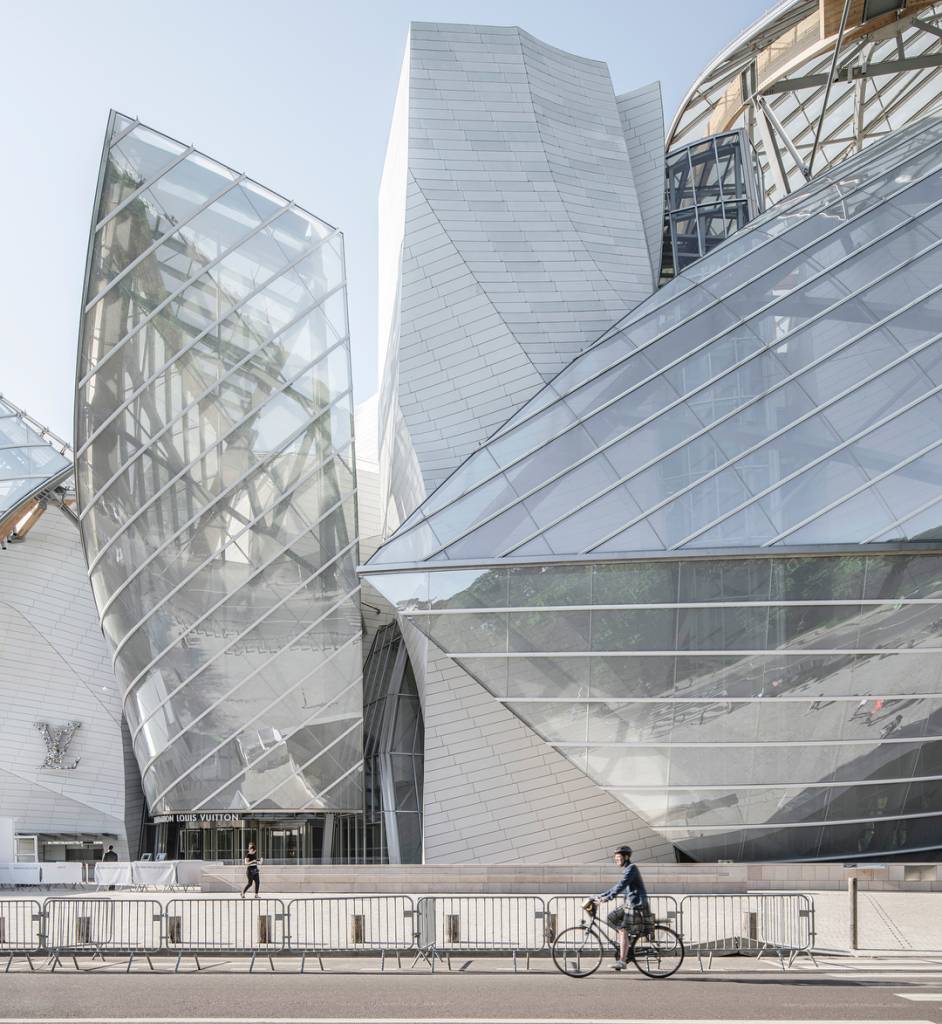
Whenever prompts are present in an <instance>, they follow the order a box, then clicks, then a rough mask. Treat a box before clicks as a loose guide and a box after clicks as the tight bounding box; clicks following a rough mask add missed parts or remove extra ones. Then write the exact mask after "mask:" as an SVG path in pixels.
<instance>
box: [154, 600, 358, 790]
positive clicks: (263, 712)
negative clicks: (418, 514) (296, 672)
mask: <svg viewBox="0 0 942 1024" xmlns="http://www.w3.org/2000/svg"><path fill="white" fill-rule="evenodd" d="M359 589H360V588H359V587H354V589H353V590H351V591H350V593H349V594H347V595H346V596H345V597H343V598H342V599H341V600H340V601H338V602H337V604H335V605H334V608H337V607H339V606H340V605H341V604H343V602H344V601H349V600H350V598H351V597H353V596H354V595H355V594H356V593H357V591H358V590H359ZM331 610H333V609H331ZM359 640H360V638H359V636H358V635H354V636H351V637H350V638H349V639H347V640H345V641H344V642H343V644H341V646H340V647H338V648H337V649H336V650H335V651H332V652H331V653H330V655H329V656H328V657H326V658H325V659H324V660H323V661H321V662H318V664H317V665H315V666H314V668H312V669H311V671H310V672H308V673H307V674H306V675H304V676H302V677H301V678H300V679H299V680H298V681H297V682H295V683H293V684H292V685H291V686H290V687H289V688H288V689H287V690H284V691H283V692H282V693H280V694H279V695H278V696H277V697H276V698H275V699H274V700H273V701H272V702H271V703H270V704H268V705H267V706H266V707H264V708H262V710H261V711H259V712H257V713H256V714H255V715H254V716H253V717H252V718H250V719H248V721H246V722H241V723H240V724H239V727H238V728H237V729H236V730H235V732H233V733H231V734H230V735H229V736H227V737H226V738H225V739H224V740H221V741H220V742H219V743H218V744H217V745H216V746H215V747H213V749H212V750H210V751H208V752H207V753H205V754H204V755H203V756H202V757H201V758H200V759H199V760H198V761H195V762H194V763H193V764H191V765H190V766H189V767H188V768H187V769H186V771H185V772H183V774H182V775H179V776H177V778H175V779H174V780H173V782H171V783H170V784H169V785H168V786H166V787H165V788H164V789H162V790H161V791H160V792H159V793H158V794H157V796H155V797H154V799H153V801H152V804H157V803H158V801H160V800H162V799H163V798H164V797H165V796H166V795H167V793H169V792H170V790H171V789H173V788H174V787H175V786H178V785H179V784H180V783H181V782H182V781H183V780H184V779H185V778H187V777H188V776H190V775H192V774H193V772H194V771H196V769H197V768H199V767H200V766H201V765H202V764H204V763H205V762H206V761H208V760H209V758H211V757H212V756H213V755H214V754H216V753H217V752H218V751H220V750H222V748H223V747H224V746H225V745H226V744H227V743H231V742H232V741H233V740H234V739H235V738H236V737H237V736H238V735H239V733H241V732H243V731H244V730H245V729H247V728H248V727H249V726H250V725H252V724H253V723H255V722H257V721H258V720H259V718H261V717H262V716H263V715H266V714H268V712H269V711H271V709H272V708H273V707H275V706H276V705H277V704H280V703H281V702H282V701H283V700H284V699H285V698H286V697H288V696H290V695H291V694H292V693H294V691H295V690H297V689H298V688H299V687H301V686H303V685H304V684H305V683H306V682H307V681H308V679H310V678H311V676H313V675H314V674H315V673H316V672H317V670H318V669H321V668H323V667H324V665H327V664H329V663H330V662H331V661H333V659H334V658H336V657H337V655H339V654H340V653H341V652H342V651H345V650H346V649H347V648H348V647H350V646H351V645H353V644H357V643H359ZM283 650H284V648H283ZM362 679H363V676H362V674H361V675H359V676H357V678H356V679H355V680H354V681H353V682H352V683H350V684H349V685H348V686H346V687H344V689H343V690H341V691H340V692H339V693H337V694H335V695H334V696H333V697H332V698H331V699H330V701H328V703H327V704H325V705H324V706H323V707H320V708H317V710H316V711H315V712H314V714H312V715H308V717H307V718H305V719H303V721H302V722H301V723H300V724H299V725H297V726H295V728H293V729H291V730H290V731H288V732H286V733H284V735H283V737H282V738H283V739H285V740H288V739H290V738H291V737H292V736H293V735H294V734H295V733H296V732H298V731H300V730H301V729H303V728H305V726H307V725H309V724H310V723H311V722H313V721H315V720H316V719H317V717H318V716H319V715H321V714H323V712H324V711H325V710H326V709H327V708H329V707H330V706H331V704H333V703H334V702H335V701H337V700H339V699H340V698H341V697H343V696H344V695H345V694H347V693H348V692H349V691H350V690H351V689H353V688H354V687H355V686H358V685H360V683H361V682H362ZM361 720H362V719H361ZM270 753H271V751H270V750H266V751H264V752H263V753H262V754H261V755H260V756H259V757H258V758H256V760H255V761H253V762H252V763H251V764H249V765H246V766H245V768H243V769H242V771H240V772H238V773H237V774H236V775H234V776H232V778H231V779H227V780H226V782H224V783H223V784H222V785H221V786H220V787H219V789H216V790H214V791H213V792H212V793H210V794H209V796H207V797H205V798H204V799H203V800H201V801H200V803H198V804H197V805H196V807H194V808H192V809H193V810H198V809H199V808H200V807H202V806H203V805H204V804H205V803H206V802H207V801H208V800H211V799H212V798H213V797H214V796H216V794H217V793H219V792H221V791H222V790H223V789H225V788H226V786H230V785H231V784H232V783H233V782H234V781H235V780H236V779H237V778H239V776H240V775H244V774H245V773H246V772H247V771H248V770H249V769H250V768H252V767H254V766H255V765H256V764H257V763H258V761H259V760H261V759H262V758H263V757H265V756H267V755H268V754H270Z"/></svg>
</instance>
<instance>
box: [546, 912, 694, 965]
mask: <svg viewBox="0 0 942 1024" xmlns="http://www.w3.org/2000/svg"><path fill="white" fill-rule="evenodd" d="M582 909H583V910H584V911H585V913H586V917H587V918H588V919H589V920H588V924H586V923H585V922H583V924H578V925H573V926H572V927H571V928H566V929H564V930H563V931H561V932H560V933H559V935H557V936H556V938H555V939H554V940H553V947H552V953H553V963H554V964H555V965H556V967H557V969H558V970H560V971H562V973H563V974H565V975H567V976H568V977H570V978H588V977H589V975H590V974H595V972H596V971H597V970H598V969H599V968H600V967H601V966H602V960H603V959H604V958H605V946H606V944H608V946H609V947H611V949H612V951H613V952H614V954H615V959H616V960H617V959H618V954H619V946H618V930H617V929H614V928H611V927H610V926H609V925H607V924H605V925H603V924H602V923H601V922H600V921H599V919H598V909H599V905H598V903H597V902H596V901H595V900H587V901H586V902H585V903H584V904H583V905H582ZM625 913H626V914H627V913H632V920H631V923H630V925H629V934H630V935H631V942H630V945H629V946H628V961H627V962H628V963H633V964H634V965H635V967H637V969H638V970H639V971H640V972H641V973H642V974H645V975H647V976H648V977H649V978H669V977H670V976H671V975H672V974H674V973H675V972H676V971H677V970H678V969H679V968H680V965H681V964H682V963H683V962H684V953H685V950H684V943H683V940H682V939H681V937H680V936H679V935H678V934H677V932H675V931H674V930H673V928H668V927H667V925H665V924H659V923H658V921H657V919H656V918H655V916H654V915H653V914H645V913H642V912H641V911H637V910H636V911H633V912H632V911H626V912H625Z"/></svg>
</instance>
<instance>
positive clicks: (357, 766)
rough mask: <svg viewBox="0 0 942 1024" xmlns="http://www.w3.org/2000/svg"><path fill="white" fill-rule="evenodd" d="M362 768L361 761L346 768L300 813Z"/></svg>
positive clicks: (360, 723) (359, 723) (309, 801)
mask: <svg viewBox="0 0 942 1024" xmlns="http://www.w3.org/2000/svg"><path fill="white" fill-rule="evenodd" d="M357 724H358V725H362V720H360V722H358V723H357ZM355 728H356V726H353V728H352V729H350V730H349V731H348V733H347V734H349V732H352V731H353V729H355ZM362 767H363V761H362V759H360V760H359V761H357V763H356V764H355V765H353V767H352V768H348V769H347V770H346V771H345V772H344V773H343V774H342V775H341V776H340V777H339V778H335V779H334V781H333V782H331V784H330V785H328V786H325V788H323V790H322V791H320V792H319V793H318V794H317V796H316V797H314V798H312V799H311V800H308V802H307V803H306V804H305V805H304V806H303V807H302V808H301V810H302V811H306V810H307V808H308V807H310V805H311V804H313V803H314V801H316V800H320V799H323V797H324V795H325V794H327V793H330V792H331V790H333V788H334V787H335V786H337V785H340V783H341V782H342V781H343V780H344V779H345V778H348V777H349V776H350V775H352V774H353V772H355V771H358V770H359V769H360V768H362Z"/></svg>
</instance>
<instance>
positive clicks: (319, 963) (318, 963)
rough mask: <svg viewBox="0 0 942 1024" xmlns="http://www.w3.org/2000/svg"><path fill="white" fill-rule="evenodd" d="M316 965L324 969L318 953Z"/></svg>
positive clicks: (321, 958) (322, 959) (322, 960)
mask: <svg viewBox="0 0 942 1024" xmlns="http://www.w3.org/2000/svg"><path fill="white" fill-rule="evenodd" d="M317 966H318V967H320V969H321V970H322V971H323V969H324V958H323V957H322V956H321V955H320V953H318V954H317Z"/></svg>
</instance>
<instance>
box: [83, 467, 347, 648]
mask: <svg viewBox="0 0 942 1024" xmlns="http://www.w3.org/2000/svg"><path fill="white" fill-rule="evenodd" d="M335 461H337V460H336V458H335V455H334V454H331V455H330V456H329V457H328V458H327V459H324V460H323V461H322V462H320V463H319V464H318V465H317V466H315V467H314V468H313V469H311V470H309V471H308V472H307V473H305V474H304V475H303V476H301V477H299V478H298V479H297V480H296V481H295V482H294V483H293V484H292V485H291V487H289V488H288V490H287V491H284V492H282V493H281V494H279V495H278V496H277V497H276V498H274V499H273V500H272V501H271V502H269V504H268V505H267V506H266V507H265V508H263V509H261V511H259V512H257V513H256V514H255V515H254V516H253V517H252V518H251V519H249V520H246V522H245V524H244V525H243V526H242V528H241V529H240V530H238V532H236V533H233V534H227V536H226V539H225V542H224V543H223V544H221V545H220V546H219V547H218V548H217V549H216V550H215V551H213V552H211V553H210V554H209V555H207V556H206V558H204V559H203V561H201V562H199V563H198V564H197V565H196V566H195V567H194V568H193V569H192V570H191V571H190V573H189V574H188V575H187V576H185V577H184V578H183V579H182V580H180V582H179V583H177V585H176V586H175V587H174V588H173V589H172V590H170V591H168V592H167V593H166V594H165V595H164V596H163V597H162V598H161V599H160V600H159V601H157V602H156V603H155V604H154V605H153V606H152V607H151V608H149V609H148V610H147V612H146V613H145V614H144V615H143V616H142V617H141V618H140V619H138V621H137V622H135V623H134V625H133V626H131V627H130V628H129V629H128V631H127V632H126V633H125V634H124V636H123V637H122V638H121V640H120V641H119V642H118V644H117V645H116V646H115V655H117V653H118V651H119V650H120V649H121V648H122V647H123V646H124V645H125V643H126V642H127V640H128V638H129V637H130V636H131V635H132V634H133V633H135V632H136V631H137V630H138V629H140V628H141V626H142V625H143V624H144V623H145V622H147V620H148V619H150V618H151V616H152V615H153V614H154V612H156V611H158V610H159V609H160V608H161V607H162V606H163V605H164V604H165V603H166V602H167V601H169V600H170V599H171V598H172V597H173V596H174V595H175V594H177V593H179V591H180V590H182V588H183V587H185V586H186V584H187V583H189V582H190V581H191V580H193V579H195V578H196V576H197V575H198V574H199V573H201V572H202V571H203V569H205V568H206V567H207V566H208V565H210V564H211V563H212V562H214V561H216V560H217V559H219V558H220V556H224V555H225V553H226V551H228V550H229V549H230V548H231V547H233V545H237V544H238V542H239V540H240V539H241V538H242V537H244V536H245V535H246V534H247V533H248V532H249V530H251V529H252V528H253V527H254V526H255V525H256V524H257V523H258V522H259V521H260V520H261V519H262V518H263V517H264V516H266V515H268V514H269V513H270V512H271V511H272V510H273V509H275V508H277V507H278V506H279V505H281V504H282V503H283V502H285V501H287V500H288V499H290V498H291V496H292V495H293V494H295V493H296V492H297V491H298V490H299V489H300V488H301V487H302V486H304V485H305V484H307V483H308V482H309V481H310V480H312V479H313V478H314V477H315V476H316V475H317V474H318V473H320V472H321V471H322V470H324V469H326V468H327V467H328V466H330V465H332V464H333V463H334V462H335ZM353 493H354V492H353V491H351V492H350V493H348V494H345V495H344V496H343V498H341V499H339V500H338V501H337V502H336V504H334V505H332V506H330V508H329V509H328V512H326V513H324V514H323V515H321V516H320V517H318V519H317V520H316V523H315V525H319V524H320V523H321V522H323V520H324V518H325V517H326V515H327V514H328V513H329V512H333V511H335V510H336V509H338V508H339V507H341V506H342V504H343V502H344V501H346V500H347V499H348V498H349V497H351V496H352V494H353ZM166 548H167V544H166V542H165V543H164V544H162V545H161V546H160V548H159V549H158V551H157V552H155V553H157V554H159V553H160V551H164V550H166ZM138 574H139V573H137V572H136V573H134V574H133V575H132V576H130V577H129V578H128V580H127V581H125V584H126V583H128V582H130V581H131V580H132V579H135V578H136V577H137V576H138ZM109 603H110V602H109ZM102 617H104V611H102Z"/></svg>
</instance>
